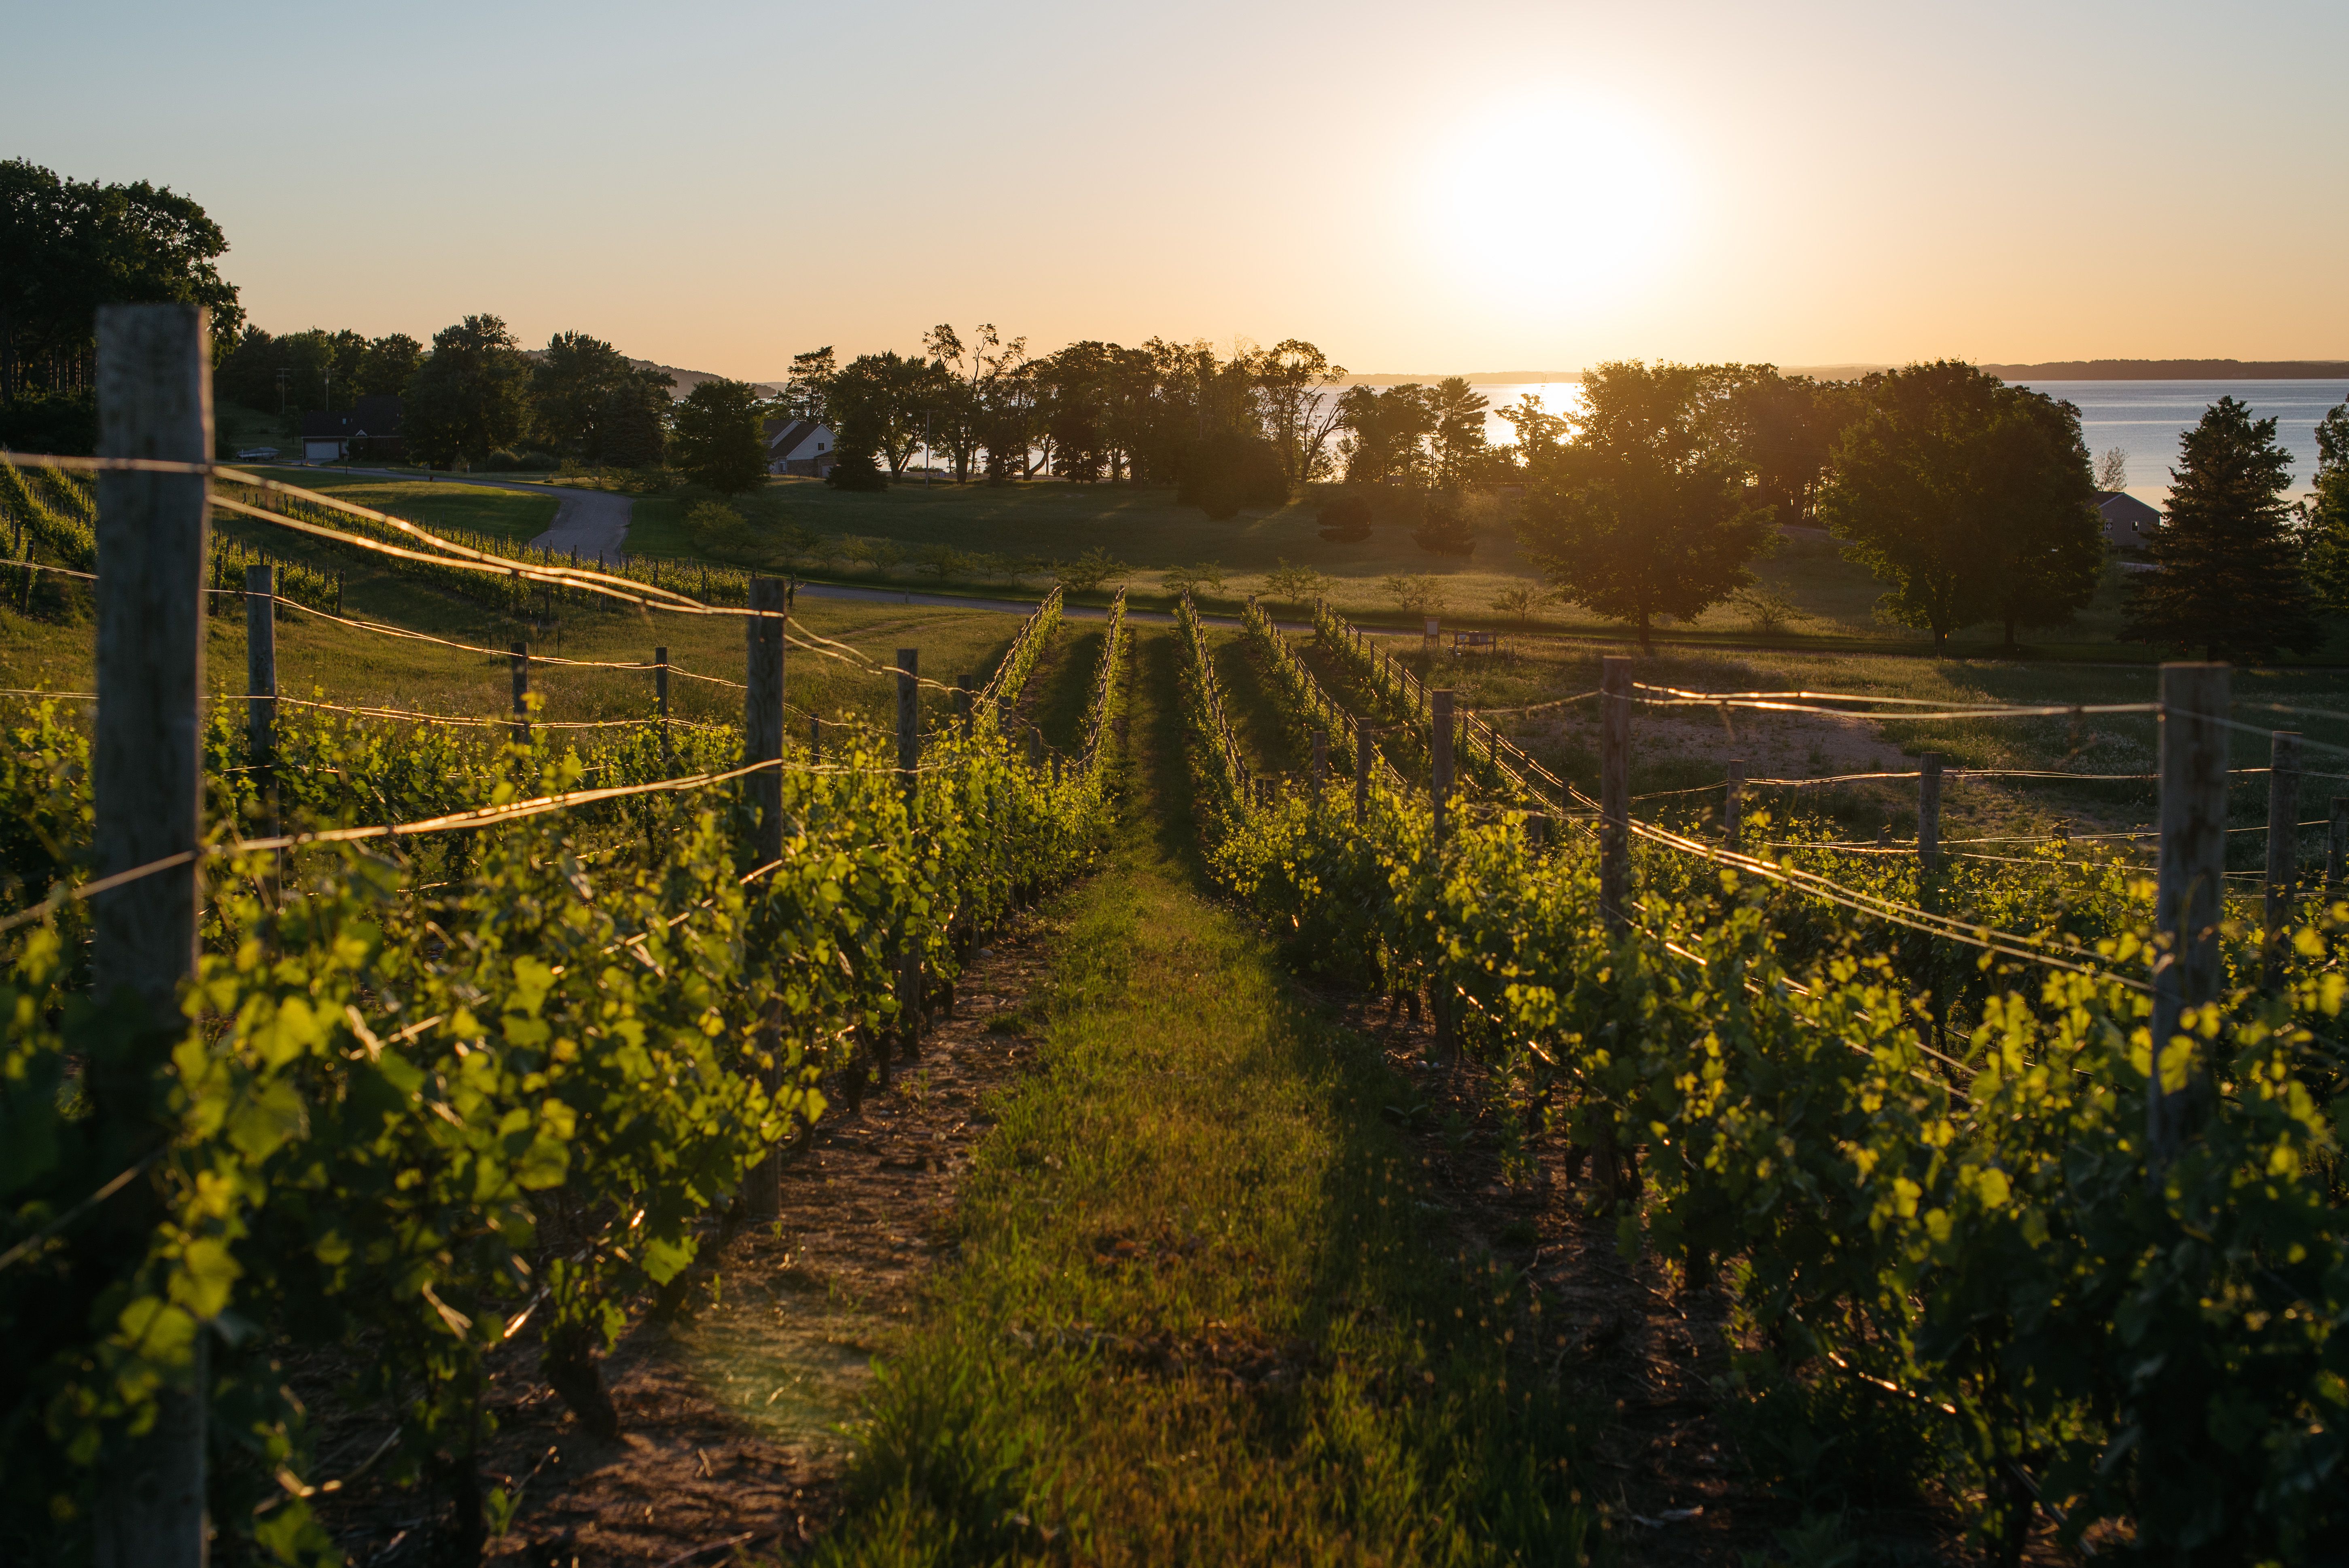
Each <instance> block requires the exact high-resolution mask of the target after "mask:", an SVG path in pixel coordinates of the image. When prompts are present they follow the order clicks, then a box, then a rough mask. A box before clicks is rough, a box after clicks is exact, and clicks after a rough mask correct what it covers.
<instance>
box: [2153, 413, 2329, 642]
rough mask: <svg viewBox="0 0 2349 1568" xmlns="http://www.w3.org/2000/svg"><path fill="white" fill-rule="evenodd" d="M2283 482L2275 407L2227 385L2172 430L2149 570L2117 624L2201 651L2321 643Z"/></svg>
mask: <svg viewBox="0 0 2349 1568" xmlns="http://www.w3.org/2000/svg"><path fill="white" fill-rule="evenodd" d="M2291 486H2292V454H2291V453H2290V452H2288V451H2286V450H2284V449H2283V448H2282V446H2280V445H2278V444H2277V442H2276V422H2275V421H2274V420H2273V419H2254V418H2251V408H2250V407H2249V406H2248V405H2246V404H2243V403H2240V402H2238V401H2237V400H2236V399H2234V398H2232V397H2221V398H2220V399H2219V400H2218V401H2217V402H2216V403H2213V404H2211V405H2210V407H2209V408H2207V409H2205V410H2204V411H2203V414H2202V419H2201V422H2200V423H2199V424H2198V425H2196V426H2195V427H2194V428H2192V429H2190V430H2189V431H2187V432H2186V434H2185V435H2184V436H2182V437H2181V438H2179V439H2178V467H2177V468H2175V469H2171V470H2170V474H2169V505H2168V508H2167V509H2166V511H2165V513H2164V516H2163V519H2162V526H2161V528H2160V529H2159V531H2157V532H2156V533H2155V534H2154V536H2153V545H2152V548H2151V549H2150V550H2149V551H2148V552H2147V553H2148V554H2149V555H2150V556H2151V557H2152V560H2153V565H2154V570H2153V571H2151V572H2148V573H2144V574H2143V575H2141V576H2140V577H2139V578H2138V579H2137V583H2136V586H2135V592H2134V593H2132V594H2131V595H2130V598H2129V609H2128V624H2127V627H2126V628H2125V629H2124V630H2123V632H2122V635H2123V636H2125V637H2127V639H2129V640H2130V641H2131V642H2138V643H2152V644H2155V645H2161V646H2169V647H2186V648H2200V649H2201V650H2202V655H2203V657H2205V658H2217V657H2219V656H2220V655H2222V654H2230V655H2237V656H2246V655H2248V656H2251V657H2255V658H2261V659H2268V658H2273V657H2274V656H2275V655H2276V652H2277V650H2279V649H2282V648H2292V649H2297V650H2302V651H2304V650H2307V649H2311V648H2315V647H2318V646H2320V645H2323V641H2324V634H2323V628H2322V627H2320V626H2319V625H2318V624H2317V622H2316V617H2315V615H2314V614H2313V611H2314V609H2315V603H2314V601H2313V596H2312V595H2311V593H2310V592H2309V589H2308V584H2307V583H2306V582H2305V581H2304V580H2303V578H2302V559H2301V546H2300V542H2299V541H2298V540H2297V539H2296V538H2295V537H2294V536H2293V532H2292V509H2291V508H2290V507H2289V506H2288V505H2287V504H2286V503H2285V501H2284V499H2283V498H2284V492H2285V491H2286V490H2289V489H2290V488H2291Z"/></svg>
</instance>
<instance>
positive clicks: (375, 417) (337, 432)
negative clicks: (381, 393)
mask: <svg viewBox="0 0 2349 1568" xmlns="http://www.w3.org/2000/svg"><path fill="white" fill-rule="evenodd" d="M399 412H400V410H399V399H398V398H397V397H362V398H360V399H359V400H358V401H357V403H356V404H354V405H352V406H351V407H348V408H344V409H340V410H338V411H336V412H334V413H330V414H329V413H309V414H305V415H303V416H302V438H303V439H304V440H305V441H347V440H349V439H351V438H353V437H357V436H378V437H388V436H397V435H398V434H399Z"/></svg>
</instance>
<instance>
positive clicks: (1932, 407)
mask: <svg viewBox="0 0 2349 1568" xmlns="http://www.w3.org/2000/svg"><path fill="white" fill-rule="evenodd" d="M1859 396H1860V397H1862V399H1863V400H1864V411H1863V412H1862V413H1861V414H1860V415H1859V417H1858V418H1857V419H1856V420H1855V421H1854V422H1853V423H1852V424H1850V425H1849V426H1848V427H1847V428H1846V429H1845V430H1844V432H1843V434H1842V436H1841V437H1839V438H1837V443H1836V446H1835V449H1834V479H1833V482H1832V483H1831V484H1830V485H1829V486H1828V488H1827V489H1826V491H1825V493H1824V494H1823V496H1822V498H1821V502H1820V508H1819V510H1820V514H1821V516H1822V517H1823V518H1824V519H1825V520H1826V522H1827V524H1828V526H1829V528H1830V529H1831V530H1832V531H1834V532H1835V534H1836V535H1837V537H1838V538H1841V539H1845V540H1847V541H1849V542H1851V546H1852V549H1851V552H1850V553H1851V555H1852V556H1853V557H1854V558H1855V559H1856V560H1857V561H1859V562H1861V563H1862V564H1863V565H1865V566H1867V567H1868V569H1869V570H1870V571H1872V572H1874V573H1876V575H1877V577H1878V579H1879V580H1880V581H1882V582H1883V583H1885V584H1886V587H1887V590H1888V591H1887V593H1885V596H1884V600H1883V612H1884V613H1885V614H1889V616H1890V617H1891V618H1892V619H1894V620H1896V621H1898V622H1899V623H1900V624H1903V625H1909V626H1916V627H1920V628H1922V629H1924V630H1927V631H1929V632H1930V633H1931V634H1932V637H1933V646H1934V649H1935V651H1936V652H1940V651H1942V650H1944V649H1946V648H1947V647H1948V645H1949V639H1950V635H1951V633H1953V632H1955V631H1957V630H1959V629H1960V628H1961V627H1963V626H1968V625H1971V624H1976V623H1978V622H1982V621H1989V620H1996V621H2001V622H2002V623H2004V624H2005V627H2006V634H2007V641H2008V643H2009V645H2012V644H2013V639H2014V632H2015V628H2016V627H2017V626H2018V625H2053V624H2059V623H2061V622H2062V621H2064V620H2065V619H2067V618H2069V617H2070V616H2071V615H2072V614H2074V613H2075V611H2077V610H2078V609H2080V608H2081V607H2082V606H2084V605H2085V604H2086V603H2087V602H2088V600H2089V598H2090V597H2091V596H2092V595H2093V594H2094V593H2095V586H2096V580H2097V578H2098V576H2099V575H2100V574H2101V573H2102V572H2103V569H2104V542H2103V535H2102V532H2101V531H2100V526H2099V522H2098V519H2097V516H2096V512H2095V481H2094V478H2093V476H2092V475H2091V473H2090V471H2089V468H2088V452H2087V448H2086V446H2085V443H2083V441H2082V440H2081V438H2080V415H2079V410H2078V409H2076V408H2075V407H2072V406H2071V405H2070V404H2068V403H2059V402H2056V401H2055V400H2054V399H2052V398H2049V397H2045V396H2044V395H2042V394H2040V393H2036V392H2031V391H2027V390H2025V389H2023V388H2022V387H2009V386H2007V385H2006V384H2005V383H2004V382H2002V381H2001V380H1999V379H1998V377H1994V376H1987V375H1984V374H1983V373H1982V372H1981V371H1979V370H1977V369H1975V368H1974V367H1973V366H1971V365H1964V364H1960V363H1958V362H1956V361H1954V360H1941V361H1938V362H1936V363H1934V364H1931V365H1913V366H1909V368H1907V369H1905V370H1897V371H1890V372H1884V373H1879V374H1878V375H1874V376H1870V377H1868V378H1867V379H1866V380H1865V381H1863V382H1862V383H1860V385H1859Z"/></svg>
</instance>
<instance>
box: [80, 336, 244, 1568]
mask: <svg viewBox="0 0 2349 1568" xmlns="http://www.w3.org/2000/svg"><path fill="white" fill-rule="evenodd" d="M208 329H209V320H208V317H207V315H206V313H205V312H204V311H203V310H202V309H201V308H199V307H196V306H193V305H182V304H116V305H101V306H99V307H98V455H99V456H101V457H107V458H144V459H150V460H162V461H168V462H181V463H205V462H210V461H211V460H212V373H211V366H212V359H211V336H210V332H209V330H208ZM211 510H212V481H211V480H210V479H209V478H207V477H206V476H204V475H202V474H155V473H126V472H103V473H100V474H99V475H98V528H97V533H98V561H99V568H98V589H97V593H98V727H97V735H96V737H95V738H94V741H93V744H92V747H91V758H90V773H91V793H92V796H93V804H94V806H95V809H96V818H95V821H94V823H93V830H92V835H91V837H92V842H91V849H92V851H93V857H94V861H95V864H94V866H93V870H94V871H95V872H96V873H97V874H98V876H100V877H107V876H112V875H115V874H117V873H119V872H128V871H131V870H134V869H136V868H138V867H140V866H145V865H151V864H153V863H154V862H156V861H165V860H170V859H171V858H173V857H175V856H181V855H184V856H186V857H187V860H186V861H185V863H183V864H180V865H174V866H172V867H171V868H170V869H168V870H165V871H160V872H154V873H153V874H151V875H149V876H145V877H141V878H140V879H139V880H137V881H135V882H127V883H125V884H124V885H122V886H120V887H118V888H114V889H112V890H110V891H109V892H102V893H98V894H97V895H96V896H94V897H93V898H92V899H91V900H90V965H91V971H92V978H93V980H94V981H95V983H96V990H97V993H98V997H99V998H100V999H101V1000H110V999H114V998H121V997H127V998H128V1000H129V1002H130V1003H131V1005H132V1006H134V1007H135V1009H136V1011H137V1014H138V1016H139V1020H140V1030H139V1033H138V1035H137V1036H136V1037H135V1038H134V1039H133V1041H132V1042H131V1043H130V1044H129V1047H128V1048H127V1049H125V1050H123V1051H122V1053H121V1055H120V1056H119V1057H118V1058H117V1059H116V1060H115V1061H113V1062H111V1063H103V1064H98V1065H94V1067H93V1069H92V1071H91V1072H90V1074H89V1076H88V1078H87V1079H86V1080H85V1082H84V1088H85V1091H86V1092H87V1093H88V1096H89V1099H90V1102H91V1110H92V1112H93V1114H94V1115H95V1116H96V1117H97V1118H98V1119H100V1123H101V1125H104V1126H107V1127H109V1128H119V1129H121V1132H120V1134H119V1137H118V1138H117V1140H116V1146H117V1147H118V1148H119V1150H121V1151H123V1152H125V1153H127V1154H129V1155H130V1156H131V1157H133V1158H135V1157H137V1156H139V1155H142V1154H144V1153H146V1152H147V1151H148V1150H151V1149H153V1148H155V1147H156V1146H157V1145H158V1144H160V1142H162V1141H163V1140H167V1139H169V1138H170V1137H171V1134H172V1132H173V1131H174V1130H176V1128H177V1120H176V1119H175V1118H173V1117H171V1115H170V1113H169V1112H168V1110H167V1109H166V1101H167V1099H168V1098H169V1090H170V1087H171V1051H172V1047H174V1046H175V1045H177V1044H178V1043H179V1041H180V1039H181V1037H183V1036H184V1035H185V1034H186V1033H187V1031H188V1021H187V1019H186V1017H185V1016H182V1014H181V1011H180V1005H179V998H180V986H181V983H182V982H184V981H185V980H187V979H188V977H189V976H190V975H192V974H194V972H195V967H196V934H197V927H198V922H197V911H198V909H199V907H200V903H201V900H202V893H201V891H200V890H201V883H202V879H201V878H200V877H199V876H198V874H197V869H196V854H197V847H198V845H199V844H200V843H201V842H202V831H201V822H200V813H201V810H202V799H203V789H202V769H201V763H202V723H201V721H200V719H199V717H198V710H199V707H200V700H201V696H202V690H203V684H204V626H203V611H204V593H203V588H204V566H205V562H206V561H207V560H208V558H209V556H210V554H211V551H210V548H209V542H208V540H207V539H206V532H207V519H208V518H209V517H210V515H211ZM127 1162H128V1161H126V1163H127ZM162 1218H163V1213H162V1211H161V1208H160V1204H159V1202H158V1201H157V1199H156V1197H155V1195H154V1189H152V1188H150V1186H149V1185H148V1184H147V1183H144V1182H134V1183H132V1184H131V1186H130V1187H129V1190H128V1191H123V1192H121V1193H119V1194H117V1196H116V1197H115V1198H114V1200H113V1201H112V1202H109V1203H107V1204H105V1205H103V1206H101V1207H100V1208H99V1209H98V1212H96V1213H95V1214H93V1215H92V1216H91V1217H90V1219H89V1220H88V1222H87V1223H88V1242H87V1243H86V1244H87V1245H88V1247H89V1248H90V1249H91V1250H92V1251H94V1252H96V1253H99V1254H100V1255H101V1256H104V1257H107V1258H110V1259H112V1260H116V1263H117V1264H119V1277H124V1278H127V1277H129V1272H130V1271H131V1270H133V1269H135V1268H136V1267H137V1266H138V1264H139V1261H140V1259H141V1258H142V1257H144V1256H145V1255H146V1252H147V1247H148V1243H149V1240H150V1236H151V1234H152V1233H153V1231H154V1228H155V1226H156V1224H157V1223H158V1222H160V1220H161V1219H162ZM210 1339H211V1331H210V1329H209V1327H200V1328H198V1329H197V1330H196V1333H195V1335H194V1337H193V1340H192V1342H191V1347H190V1352H189V1363H188V1365H187V1366H186V1367H184V1368H182V1369H181V1370H179V1371H178V1372H177V1373H176V1374H174V1375H172V1376H171V1378H170V1380H169V1382H168V1383H167V1384H166V1386H165V1387H162V1388H161V1389H160V1390H159V1391H158V1393H157V1396H156V1417H155V1421H154V1424H153V1425H152V1426H151V1427H150V1428H149V1429H148V1430H147V1431H146V1432H144V1433H142V1434H140V1435H137V1436H131V1435H128V1434H120V1433H118V1434H115V1435H114V1436H112V1437H111V1438H110V1439H109V1442H108V1444H107V1446H106V1451H105V1453H104V1454H103V1456H102V1457H101V1459H100V1460H99V1463H98V1467H97V1473H98V1506H97V1510H96V1513H95V1516H94V1518H93V1520H92V1524H93V1527H94V1534H95V1560H96V1562H97V1563H98V1568H200V1565H201V1564H202V1563H204V1562H205V1561H206V1559H207V1556H208V1548H207V1544H206V1536H207V1533H208V1532H207V1526H206V1524H205V1520H204V1396H203V1389H204V1384H205V1379H206V1367H207V1358H206V1354H205V1347H206V1345H207V1343H208V1342H209V1341H210Z"/></svg>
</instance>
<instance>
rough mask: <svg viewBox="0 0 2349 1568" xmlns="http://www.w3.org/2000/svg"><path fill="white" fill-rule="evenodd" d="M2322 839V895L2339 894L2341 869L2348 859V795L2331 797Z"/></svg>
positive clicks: (2328, 896)
mask: <svg viewBox="0 0 2349 1568" xmlns="http://www.w3.org/2000/svg"><path fill="white" fill-rule="evenodd" d="M2325 826H2326V833H2325V841H2324V896H2325V897H2327V898H2338V897H2340V896H2341V870H2342V864H2343V862H2344V861H2349V795H2335V796H2333V810H2332V815H2331V820H2329V821H2327V823H2326V824H2325Z"/></svg>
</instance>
